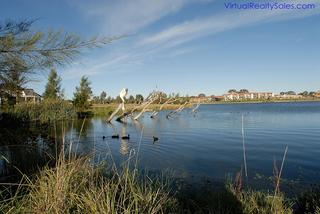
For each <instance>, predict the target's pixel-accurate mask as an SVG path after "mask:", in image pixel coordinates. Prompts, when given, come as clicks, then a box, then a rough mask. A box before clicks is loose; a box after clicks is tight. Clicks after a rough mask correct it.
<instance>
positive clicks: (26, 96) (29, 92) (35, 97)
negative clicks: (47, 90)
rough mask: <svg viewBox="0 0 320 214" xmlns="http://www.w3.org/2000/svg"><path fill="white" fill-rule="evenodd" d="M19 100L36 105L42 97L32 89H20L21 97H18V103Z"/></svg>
mask: <svg viewBox="0 0 320 214" xmlns="http://www.w3.org/2000/svg"><path fill="white" fill-rule="evenodd" d="M20 100H23V101H25V102H27V101H32V102H34V103H38V102H40V101H41V100H42V97H41V95H39V94H38V93H36V92H35V91H34V90H33V89H30V88H28V89H27V88H26V89H22V91H21V95H20V97H19V101H20Z"/></svg>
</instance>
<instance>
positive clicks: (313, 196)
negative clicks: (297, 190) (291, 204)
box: [296, 185, 320, 214]
mask: <svg viewBox="0 0 320 214" xmlns="http://www.w3.org/2000/svg"><path fill="white" fill-rule="evenodd" d="M296 205H297V209H296V213H316V214H320V185H313V186H311V187H310V188H308V189H306V190H305V191H304V192H302V193H301V194H300V195H299V196H298V197H297V199H296Z"/></svg>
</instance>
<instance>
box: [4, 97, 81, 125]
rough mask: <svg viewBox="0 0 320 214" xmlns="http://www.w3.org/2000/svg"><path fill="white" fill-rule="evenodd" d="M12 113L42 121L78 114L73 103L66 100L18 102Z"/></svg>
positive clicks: (61, 118) (63, 118)
mask: <svg viewBox="0 0 320 214" xmlns="http://www.w3.org/2000/svg"><path fill="white" fill-rule="evenodd" d="M10 113H11V114H13V115H14V116H16V117H19V118H22V119H24V120H31V121H40V122H50V121H57V120H65V119H70V118H72V117H74V116H76V112H75V109H74V107H73V105H72V104H71V103H70V102H68V101H64V100H44V101H42V102H41V103H32V102H23V103H17V104H16V105H15V106H14V108H13V109H12V110H11V111H10Z"/></svg>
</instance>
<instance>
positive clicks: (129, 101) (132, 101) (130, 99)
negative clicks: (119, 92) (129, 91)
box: [127, 95, 135, 103]
mask: <svg viewBox="0 0 320 214" xmlns="http://www.w3.org/2000/svg"><path fill="white" fill-rule="evenodd" d="M127 102H128V103H135V99H134V96H132V95H130V96H129V98H128V100H127Z"/></svg>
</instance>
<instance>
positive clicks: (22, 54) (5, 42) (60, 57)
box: [0, 20, 120, 86]
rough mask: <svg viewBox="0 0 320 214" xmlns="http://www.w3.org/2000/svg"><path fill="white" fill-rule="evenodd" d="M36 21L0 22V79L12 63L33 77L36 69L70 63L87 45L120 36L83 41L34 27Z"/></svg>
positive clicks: (76, 37)
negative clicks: (32, 27)
mask: <svg viewBox="0 0 320 214" xmlns="http://www.w3.org/2000/svg"><path fill="white" fill-rule="evenodd" d="M33 23H34V21H29V20H24V21H21V22H14V21H7V22H5V23H3V24H1V23H0V81H2V79H3V77H4V76H6V75H8V73H10V71H11V69H12V67H13V65H14V67H16V68H17V69H16V70H18V71H19V72H21V73H20V76H22V77H26V76H30V74H32V73H33V72H34V71H35V70H36V69H43V68H48V67H52V66H54V65H65V64H68V63H70V62H71V61H72V60H73V59H74V58H75V57H76V56H78V55H79V54H80V52H81V50H83V49H85V48H91V47H99V46H101V45H103V44H107V43H110V42H111V41H113V40H115V39H118V38H120V37H117V38H101V39H97V38H95V37H94V38H92V39H89V40H82V39H81V38H80V37H78V36H75V35H72V34H68V33H64V32H62V31H56V32H54V31H48V32H42V31H35V30H32V29H31V26H32V24H33ZM1 84H2V83H1V82H0V86H1Z"/></svg>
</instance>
